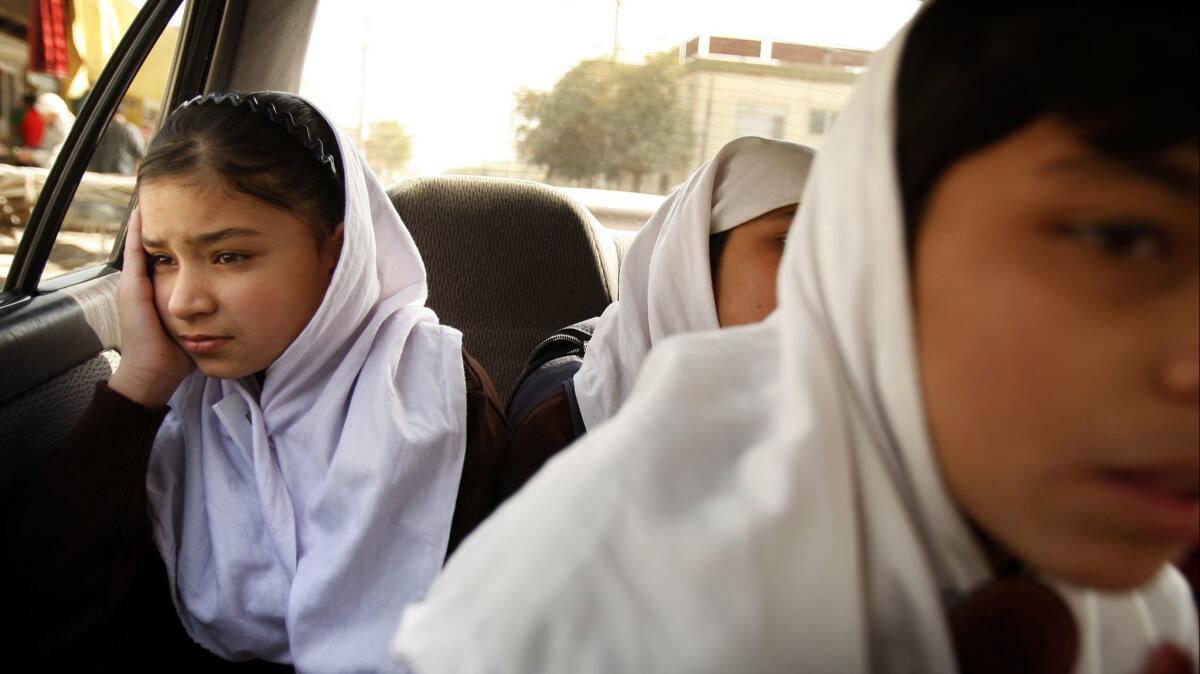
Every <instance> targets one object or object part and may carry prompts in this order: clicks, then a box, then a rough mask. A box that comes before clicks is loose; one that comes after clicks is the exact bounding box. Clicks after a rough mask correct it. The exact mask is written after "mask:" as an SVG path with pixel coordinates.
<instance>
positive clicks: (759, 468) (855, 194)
mask: <svg viewBox="0 0 1200 674" xmlns="http://www.w3.org/2000/svg"><path fill="white" fill-rule="evenodd" d="M902 43H903V37H900V38H897V40H896V41H894V42H893V43H892V44H891V45H890V46H889V47H888V48H886V49H885V50H884V51H883V52H881V53H880V54H878V55H877V57H876V58H875V60H874V63H873V65H872V66H871V69H870V70H869V71H868V72H867V73H866V75H865V76H864V77H863V79H862V80H861V81H860V83H859V85H858V87H857V90H856V91H855V93H854V94H853V96H852V98H851V101H850V102H849V104H848V106H847V108H846V109H845V111H844V112H843V113H842V114H841V115H840V116H839V119H838V124H837V126H836V127H835V129H834V130H833V132H832V134H831V136H830V138H829V139H828V141H827V144H826V145H825V147H824V149H823V150H822V153H821V155H820V156H819V157H818V158H817V161H816V165H815V167H814V169H813V174H812V177H811V179H810V180H809V184H808V187H807V190H806V191H805V193H804V201H803V206H802V207H801V210H800V213H799V215H798V216H797V219H796V223H795V225H794V226H793V228H792V233H791V236H790V238H789V242H788V245H787V251H786V253H785V255H784V260H783V264H782V267H781V270H780V278H779V289H780V304H779V309H778V310H777V311H776V313H775V314H773V315H772V316H771V317H770V318H768V320H767V321H765V322H763V323H761V324H758V325H754V326H749V327H746V328H738V329H733V330H723V331H719V332H709V333H700V334H691V335H683V336H681V337H676V338H673V339H671V340H668V341H667V342H666V343H665V344H662V345H659V346H657V347H656V349H655V353H654V354H652V355H651V356H650V358H649V360H648V362H647V363H646V366H645V368H644V370H643V372H642V374H641V375H640V379H639V383H638V385H637V387H636V388H635V390H634V392H633V395H632V397H631V399H630V400H629V401H628V404H626V405H625V406H624V407H623V408H622V410H621V413H620V414H618V415H617V417H616V418H614V419H613V420H611V421H610V422H609V423H607V424H605V425H603V426H602V427H601V428H599V429H598V430H597V431H596V432H595V433H590V434H589V435H588V436H587V437H585V438H584V439H583V440H582V441H581V442H580V443H579V444H578V445H576V447H575V448H574V449H572V451H570V452H564V453H563V454H561V455H559V456H558V457H556V458H555V459H553V460H552V461H551V462H550V463H549V464H548V465H547V467H546V468H545V469H544V470H543V471H542V472H541V473H539V474H538V475H537V476H536V477H535V478H534V479H533V481H532V482H530V483H529V484H528V485H526V487H525V488H524V489H523V490H522V491H521V492H520V493H519V494H517V495H516V496H515V497H514V498H513V499H512V500H510V501H509V502H508V503H507V504H505V505H504V506H502V507H501V509H500V510H499V512H497V514H496V515H495V516H493V518H492V520H491V521H490V522H488V523H485V525H484V526H483V527H481V528H480V529H479V530H478V531H476V533H475V534H474V535H473V536H472V538H471V539H468V540H467V541H466V543H465V544H464V545H463V546H462V547H461V548H460V549H459V550H458V552H457V553H456V554H455V557H454V558H453V559H452V560H451V562H450V564H449V566H448V567H447V569H446V571H445V573H444V574H443V575H442V577H441V578H440V579H439V580H438V581H437V582H436V583H434V586H433V588H432V589H431V591H430V594H429V596H428V598H427V599H426V600H425V601H424V602H423V603H420V604H417V605H414V606H412V607H410V608H409V609H408V611H407V612H406V613H405V615H404V619H403V621H402V623H401V628H400V630H399V632H398V634H397V638H396V641H395V642H394V644H395V649H396V652H397V653H398V655H399V656H401V657H402V658H404V659H406V661H407V662H408V663H409V664H410V666H411V667H412V668H413V670H414V671H415V672H418V673H419V674H443V673H447V672H455V673H456V674H474V673H476V672H489V673H491V674H501V673H509V672H511V673H516V672H521V673H524V674H533V673H536V672H574V673H576V674H587V673H591V672H656V673H658V674H663V673H671V672H680V673H682V672H688V673H695V672H714V673H715V672H813V673H817V674H820V673H835V672H836V673H839V674H841V673H850V674H855V673H865V672H912V673H918V672H919V673H924V674H941V673H943V672H954V671H955V670H956V667H957V665H956V663H955V654H954V650H953V644H952V641H951V636H950V634H949V629H948V621H947V619H946V607H947V603H948V601H952V600H953V598H954V597H957V596H962V595H963V594H964V593H966V592H968V591H969V590H971V589H974V588H975V587H977V586H979V585H980V584H982V583H984V582H985V581H987V580H989V579H990V578H991V576H992V573H991V570H990V568H989V566H988V564H987V562H986V560H985V558H984V555H983V553H982V551H981V549H980V548H979V545H978V543H977V542H976V540H975V538H974V537H973V536H972V534H971V532H970V531H969V529H968V526H967V523H966V521H965V520H964V517H963V516H962V515H961V513H960V512H959V510H958V509H957V507H956V506H955V504H954V503H953V501H952V500H951V497H950V495H949V493H948V491H947V489H946V486H945V484H944V483H943V482H942V479H941V476H940V474H939V468H938V466H937V464H936V460H935V457H934V454H933V452H932V449H931V447H930V439H929V437H928V434H927V431H926V427H925V414H924V410H923V404H922V399H921V396H920V389H919V386H918V372H917V359H916V354H915V351H914V339H913V334H912V330H911V326H912V325H913V322H912V321H913V317H912V309H911V306H910V297H909V278H908V272H907V269H906V262H905V248H904V241H903V233H902V232H903V230H902V226H901V225H902V209H901V202H900V193H899V186H898V181H897V175H896V169H895V165H896V160H895V152H894V140H893V138H894V131H893V126H894V125H893V120H894V112H893V89H894V82H895V80H896V72H897V67H898V60H899V57H900V53H901V46H902ZM905 326H910V329H905ZM531 523H536V525H535V526H534V525H531ZM1051 582H1052V581H1051ZM1052 584H1053V587H1054V588H1055V590H1056V591H1057V592H1058V593H1059V594H1060V596H1061V597H1063V598H1064V600H1065V602H1066V604H1067V605H1068V606H1069V608H1070V610H1071V612H1072V613H1073V615H1074V618H1075V621H1076V623H1077V625H1078V628H1079V634H1080V646H1081V650H1080V652H1079V660H1078V664H1077V667H1076V672H1077V673H1078V674H1096V673H1101V672H1104V673H1109V672H1112V673H1118V672H1119V673H1122V674H1128V673H1129V672H1134V671H1136V670H1137V669H1138V668H1139V667H1140V666H1141V664H1142V660H1143V658H1145V657H1146V656H1147V655H1148V650H1149V649H1150V648H1151V647H1152V646H1155V645H1157V644H1158V643H1159V642H1160V641H1162V640H1168V641H1173V642H1174V643H1175V644H1177V645H1179V646H1181V647H1183V648H1185V649H1187V650H1189V651H1190V652H1191V653H1192V654H1193V657H1195V653H1196V648H1197V632H1196V616H1195V610H1194V608H1193V606H1192V603H1191V598H1190V595H1189V594H1188V592H1187V589H1186V584H1185V583H1184V581H1183V580H1182V578H1181V577H1180V576H1179V574H1178V573H1177V572H1175V571H1174V570H1173V569H1170V568H1164V569H1163V570H1162V572H1161V573H1159V574H1158V575H1157V576H1156V577H1155V578H1154V579H1152V580H1151V581H1150V582H1149V583H1147V584H1146V585H1145V586H1143V587H1141V588H1139V589H1138V590H1136V591H1132V592H1127V593H1121V594H1105V593H1100V592H1096V591H1092V590H1088V589H1082V588H1073V587H1068V586H1065V585H1063V584H1060V583H1052Z"/></svg>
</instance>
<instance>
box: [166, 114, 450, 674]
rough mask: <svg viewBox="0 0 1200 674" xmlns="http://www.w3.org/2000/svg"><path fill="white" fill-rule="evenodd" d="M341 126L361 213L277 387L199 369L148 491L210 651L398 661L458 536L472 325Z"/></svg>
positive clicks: (174, 404)
mask: <svg viewBox="0 0 1200 674" xmlns="http://www.w3.org/2000/svg"><path fill="white" fill-rule="evenodd" d="M327 121H329V120H328V119H327ZM329 123H330V127H331V128H333V129H334V130H335V133H336V135H337V142H338V148H337V151H338V152H340V154H341V162H340V166H342V167H344V171H343V173H344V175H343V176H342V178H343V180H344V181H345V193H346V211H345V218H344V223H343V224H344V243H343V246H342V251H341V256H340V258H339V260H338V264H337V266H336V269H335V271H334V274H333V278H332V279H331V281H330V284H329V288H328V290H327V291H326V293H325V298H324V300H323V301H322V303H321V305H320V307H319V308H318V309H317V311H316V313H315V314H314V315H313V317H312V319H311V320H310V321H309V323H308V325H307V326H306V327H305V329H304V330H303V331H302V332H301V333H300V335H299V336H298V337H297V338H296V339H295V341H294V342H292V344H291V345H290V346H289V347H288V348H287V350H286V351H285V352H284V353H283V354H282V355H281V356H280V357H279V358H278V359H277V360H276V361H275V362H274V363H273V364H272V365H271V366H270V367H269V368H268V369H267V373H266V378H265V384H264V387H263V388H262V390H261V391H259V390H258V386H257V384H256V383H255V381H254V379H253V378H252V377H250V378H246V379H242V380H237V381H233V380H221V379H212V378H208V377H205V376H204V375H203V374H201V373H199V372H196V373H193V374H192V375H190V376H189V377H188V378H187V379H186V380H184V382H183V384H182V385H181V386H180V387H179V389H178V391H177V392H176V393H175V395H174V397H172V399H171V403H170V404H171V412H170V414H169V415H168V417H167V420H166V422H165V423H164V425H163V428H162V430H161V431H160V432H159V435H158V437H157V439H156V441H155V446H154V450H153V453H152V455H151V460H150V471H149V476H148V480H147V488H148V491H149V497H150V509H151V513H152V521H153V525H154V534H155V540H156V542H157V544H158V548H159V551H160V553H161V554H162V557H163V560H164V561H165V562H166V567H167V573H168V577H169V579H170V583H171V590H172V594H173V597H174V600H175V604H176V608H177V610H178V612H179V616H180V619H181V621H182V622H183V625H184V627H185V628H186V629H187V631H188V634H190V635H191V636H192V638H193V639H195V640H196V641H197V642H199V643H200V644H201V645H203V646H204V647H205V648H207V649H209V650H211V651H213V652H214V653H217V654H218V655H221V656H222V657H224V658H227V659H231V660H243V659H248V658H262V659H266V660H270V661H274V662H281V663H292V664H294V665H295V666H296V668H297V669H298V670H300V671H308V672H359V671H392V670H394V669H395V670H398V669H400V668H399V667H398V666H397V665H395V664H394V663H393V662H391V661H389V659H388V656H387V641H388V638H389V636H390V634H391V632H392V631H393V630H394V628H395V621H396V616H397V615H399V612H400V610H401V609H402V608H403V607H404V606H405V605H406V604H408V603H409V602H412V601H415V600H417V599H420V598H421V597H422V596H423V595H424V593H425V590H426V588H427V587H428V586H429V583H430V582H431V581H432V580H433V578H434V576H436V575H437V573H438V572H439V571H440V569H441V566H442V561H443V559H444V557H445V553H446V546H447V543H448V540H449V530H450V521H451V517H452V515H453V511H454V505H455V501H456V498H457V493H458V484H459V478H460V475H461V472H462V464H463V458H464V452H465V445H466V392H465V384H464V381H465V380H464V373H463V365H462V336H461V334H460V333H459V332H458V331H456V330H454V329H452V328H448V327H444V326H441V325H439V324H438V322H437V316H435V315H434V313H433V312H432V311H431V310H430V309H428V308H426V307H425V306H424V305H425V299H426V296H427V287H426V281H425V266H424V264H423V263H422V261H421V256H420V254H419V253H418V251H417V248H416V245H415V244H414V243H413V240H412V237H411V236H410V235H409V233H408V230H407V229H406V228H405V227H404V223H403V222H401V220H400V216H399V215H398V214H397V213H396V210H395V208H394V207H393V206H392V204H391V201H390V200H389V199H388V196H387V194H386V193H385V192H384V190H383V188H382V186H380V184H379V182H378V181H377V180H376V179H375V176H374V175H373V174H372V173H371V171H370V168H369V167H368V166H367V164H366V162H364V161H363V159H362V157H361V156H360V155H359V154H358V152H356V151H355V149H354V147H353V145H352V143H351V141H350V140H349V139H348V138H347V137H346V136H345V135H344V134H343V133H341V132H340V131H338V130H337V127H336V126H335V125H334V124H333V123H332V122H331V121H330V122H329ZM297 142H299V141H297Z"/></svg>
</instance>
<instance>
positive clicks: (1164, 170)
mask: <svg viewBox="0 0 1200 674" xmlns="http://www.w3.org/2000/svg"><path fill="white" fill-rule="evenodd" d="M1045 170H1046V171H1047V172H1050V173H1057V172H1063V173H1092V174H1102V175H1112V176H1126V177H1136V178H1139V179H1141V180H1147V181H1149V182H1153V183H1156V184H1157V185H1159V186H1160V187H1164V188H1166V189H1168V190H1170V191H1172V192H1176V193H1180V194H1183V195H1190V194H1194V193H1195V192H1196V190H1197V189H1200V176H1197V174H1196V173H1195V172H1193V171H1188V170H1186V169H1182V168H1179V167H1177V166H1175V165H1173V164H1171V163H1170V162H1167V161H1162V160H1159V159H1156V158H1150V157H1145V158H1143V157H1130V158H1112V159H1110V158H1107V157H1072V158H1069V159H1060V160H1058V161H1055V162H1052V163H1050V164H1049V165H1048V166H1047V167H1046V169H1045Z"/></svg>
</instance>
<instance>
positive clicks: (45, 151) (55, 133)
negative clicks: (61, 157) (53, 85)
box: [29, 92, 75, 166]
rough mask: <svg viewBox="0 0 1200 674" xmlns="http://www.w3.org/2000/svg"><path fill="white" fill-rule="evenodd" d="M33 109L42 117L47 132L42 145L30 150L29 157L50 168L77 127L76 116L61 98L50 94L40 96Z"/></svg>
mask: <svg viewBox="0 0 1200 674" xmlns="http://www.w3.org/2000/svg"><path fill="white" fill-rule="evenodd" d="M33 109H34V110H35V111H37V113H38V114H39V115H41V116H42V119H43V120H44V121H45V125H46V126H45V128H46V130H45V132H44V133H43V135H42V142H41V144H40V145H39V146H38V147H36V148H30V150H29V155H30V157H31V158H32V160H33V161H34V162H35V163H36V164H37V165H38V166H49V165H51V164H53V163H54V159H55V158H56V157H58V153H59V151H61V150H62V146H63V143H65V142H66V140H67V134H69V133H70V132H71V127H72V126H74V125H75V115H73V114H71V108H70V106H68V105H67V102H66V101H64V100H63V99H62V97H61V96H59V95H58V94H54V93H49V92H47V93H44V94H39V95H38V97H37V100H36V101H35V102H34V104H33Z"/></svg>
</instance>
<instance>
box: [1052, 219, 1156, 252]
mask: <svg viewBox="0 0 1200 674" xmlns="http://www.w3.org/2000/svg"><path fill="white" fill-rule="evenodd" d="M1067 231H1068V232H1069V233H1070V234H1071V235H1072V236H1073V237H1075V238H1076V239H1077V240H1079V241H1080V242H1082V243H1083V244H1085V245H1087V246H1089V247H1091V248H1094V249H1096V250H1097V251H1099V252H1101V253H1104V254H1105V255H1108V256H1111V257H1114V258H1122V259H1127V260H1161V259H1163V258H1165V257H1167V256H1168V255H1169V254H1170V252H1171V242H1170V240H1169V239H1168V238H1167V236H1166V235H1165V234H1164V233H1163V232H1162V230H1160V229H1158V228H1157V227H1154V226H1153V225H1150V224H1147V223H1144V222H1139V221H1124V220H1115V221H1109V222H1101V223H1097V224H1090V225H1080V226H1076V227H1070V228H1068V230H1067Z"/></svg>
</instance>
